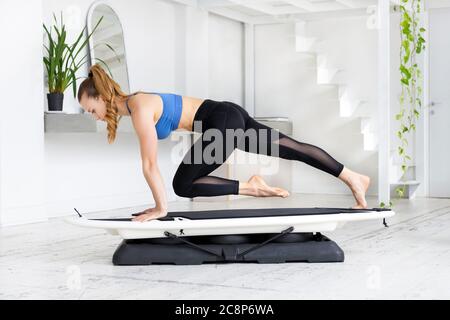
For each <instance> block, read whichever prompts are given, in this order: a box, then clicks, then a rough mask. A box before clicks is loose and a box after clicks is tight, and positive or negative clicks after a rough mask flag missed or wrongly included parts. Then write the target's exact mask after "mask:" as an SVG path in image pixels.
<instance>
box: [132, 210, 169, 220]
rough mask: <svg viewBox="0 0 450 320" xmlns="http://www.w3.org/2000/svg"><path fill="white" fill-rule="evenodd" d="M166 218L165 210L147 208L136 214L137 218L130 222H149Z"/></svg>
mask: <svg viewBox="0 0 450 320" xmlns="http://www.w3.org/2000/svg"><path fill="white" fill-rule="evenodd" d="M165 216H167V210H166V209H162V208H159V207H155V208H149V209H146V210H144V211H142V212H139V213H138V216H136V217H134V218H133V219H132V221H138V222H145V221H149V220H154V219H159V218H162V217H165Z"/></svg>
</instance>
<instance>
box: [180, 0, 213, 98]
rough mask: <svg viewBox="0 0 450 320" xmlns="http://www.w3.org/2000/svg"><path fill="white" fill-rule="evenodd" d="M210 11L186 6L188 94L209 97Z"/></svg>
mask: <svg viewBox="0 0 450 320" xmlns="http://www.w3.org/2000/svg"><path fill="white" fill-rule="evenodd" d="M208 39H209V29H208V11H206V10H204V9H201V8H196V7H192V6H186V40H185V41H186V73H185V74H186V92H185V94H186V95H188V96H193V97H199V98H203V99H206V98H208V97H209V62H208V60H209V52H208V47H209V46H208V41H209V40H208Z"/></svg>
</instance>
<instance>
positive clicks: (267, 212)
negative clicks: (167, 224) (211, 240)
mask: <svg viewBox="0 0 450 320" xmlns="http://www.w3.org/2000/svg"><path fill="white" fill-rule="evenodd" d="M390 210H391V209H386V208H371V209H351V208H321V207H311V208H255V209H221V210H202V211H171V212H169V213H168V214H167V216H165V217H163V218H159V219H158V220H161V221H171V220H173V218H174V217H183V218H187V219H190V220H202V219H225V218H227V219H232V218H235V219H238V218H259V217H274V216H276V217H279V216H304V215H322V214H324V215H325V214H327V215H328V214H341V213H361V212H368V211H390ZM132 215H133V216H137V215H139V214H137V213H134V214H132ZM91 220H98V221H131V218H117V219H91Z"/></svg>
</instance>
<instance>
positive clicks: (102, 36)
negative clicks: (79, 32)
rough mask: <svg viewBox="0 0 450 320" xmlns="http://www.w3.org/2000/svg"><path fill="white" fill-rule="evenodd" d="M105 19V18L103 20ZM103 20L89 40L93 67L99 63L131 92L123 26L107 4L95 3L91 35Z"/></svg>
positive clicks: (91, 10)
mask: <svg viewBox="0 0 450 320" xmlns="http://www.w3.org/2000/svg"><path fill="white" fill-rule="evenodd" d="M102 17H103V18H102ZM100 19H102V21H101V22H100V24H99V25H98V27H97V29H96V30H95V32H94V34H93V35H92V37H91V38H90V39H89V51H90V52H89V54H90V61H91V65H94V64H96V63H98V64H99V65H101V66H102V67H103V69H105V71H106V72H108V73H109V74H110V76H111V77H112V78H113V79H114V80H115V81H116V82H117V83H118V84H119V85H120V87H121V88H122V90H123V91H124V92H125V93H128V92H129V88H130V85H129V79H128V67H127V59H126V54H125V41H124V37H123V30H122V25H121V23H120V20H119V17H118V16H117V14H116V13H115V12H114V10H113V9H112V8H111V7H110V6H109V5H108V4H106V3H105V2H103V1H98V2H95V3H94V4H93V5H92V6H91V7H90V8H89V11H88V16H87V29H88V32H89V34H90V33H91V32H92V30H94V28H95V26H96V25H97V23H98V22H99V20H100Z"/></svg>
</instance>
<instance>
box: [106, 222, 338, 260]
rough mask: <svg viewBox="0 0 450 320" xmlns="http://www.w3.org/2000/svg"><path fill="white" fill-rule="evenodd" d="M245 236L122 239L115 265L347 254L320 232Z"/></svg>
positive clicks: (326, 257) (331, 257)
mask: <svg viewBox="0 0 450 320" xmlns="http://www.w3.org/2000/svg"><path fill="white" fill-rule="evenodd" d="M292 230H293V228H289V229H286V230H284V231H283V232H282V233H279V234H245V235H214V236H191V237H178V236H176V235H174V234H171V233H168V232H166V236H167V238H157V239H139V240H123V241H122V243H121V244H120V245H119V247H118V248H117V249H116V251H115V253H114V255H113V259H112V261H113V264H114V265H149V264H176V265H195V264H202V263H222V262H224V263H226V262H257V263H284V262H343V261H344V252H343V251H342V249H341V248H340V247H339V246H338V245H337V244H336V243H335V242H334V241H332V240H330V239H329V238H327V237H326V236H324V235H322V234H320V233H314V234H313V233H290V232H291V231H292Z"/></svg>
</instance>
